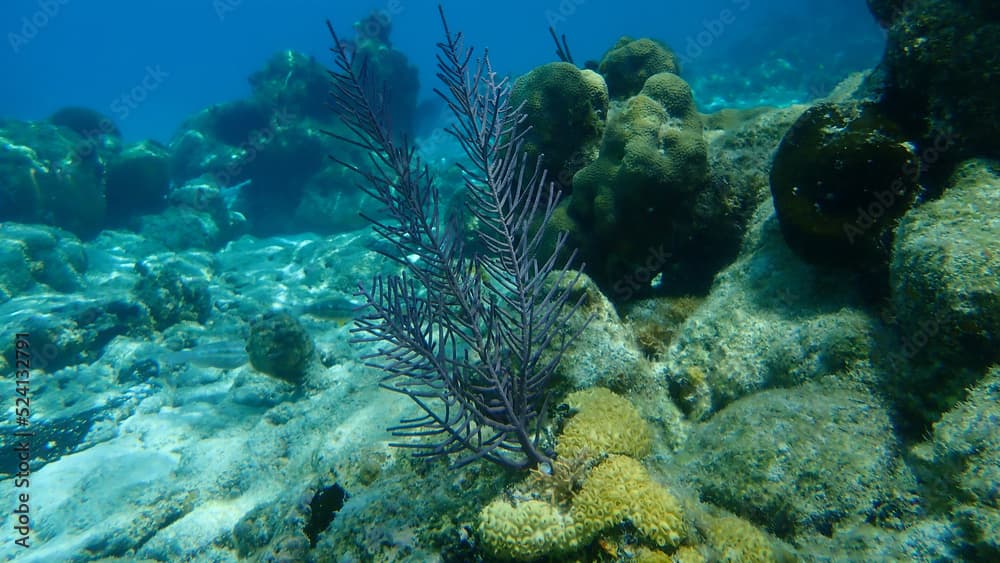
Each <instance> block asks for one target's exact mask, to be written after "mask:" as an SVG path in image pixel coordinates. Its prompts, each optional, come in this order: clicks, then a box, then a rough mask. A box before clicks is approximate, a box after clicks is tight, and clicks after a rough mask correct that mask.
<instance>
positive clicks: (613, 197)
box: [552, 73, 708, 288]
mask: <svg viewBox="0 0 1000 563" xmlns="http://www.w3.org/2000/svg"><path fill="white" fill-rule="evenodd" d="M707 179H708V161H707V148H706V143H705V139H704V137H703V135H702V122H701V119H700V118H699V116H698V112H697V111H696V110H695V105H694V98H693V96H692V94H691V88H690V87H689V86H688V85H687V83H686V82H684V80H682V79H681V78H680V77H678V76H677V75H676V74H672V73H660V74H657V75H655V76H652V77H651V78H650V79H649V80H647V81H646V85H645V86H644V87H643V88H642V91H641V93H640V94H638V95H636V96H633V97H632V98H630V99H629V100H628V102H626V103H625V105H624V107H622V109H621V110H620V111H619V112H617V113H613V114H612V115H611V117H610V119H609V120H608V124H607V128H606V130H605V133H604V137H603V140H602V143H601V150H600V155H599V156H598V158H597V160H595V161H594V162H592V163H591V164H589V165H587V166H586V167H584V168H583V169H581V170H580V171H579V172H577V173H576V175H575V176H574V177H573V195H572V198H570V199H569V200H568V202H566V204H565V205H566V208H565V210H560V211H559V212H558V214H557V216H556V217H555V218H554V220H553V222H552V227H553V228H554V229H565V228H566V227H567V226H569V227H570V228H569V229H566V230H568V231H570V232H571V233H573V234H574V235H575V240H574V242H577V243H578V244H579V245H580V246H581V247H582V249H583V252H584V255H585V259H586V261H587V263H588V272H589V273H590V275H591V277H593V278H594V280H595V281H596V282H597V283H598V285H600V286H602V287H604V288H610V287H612V286H613V285H614V284H615V282H616V281H617V280H620V279H623V278H624V277H626V276H628V275H631V274H632V273H634V272H635V271H637V270H638V269H640V268H645V269H649V270H650V271H652V272H653V273H654V274H653V275H655V272H657V271H659V270H661V269H662V268H663V267H665V266H666V263H665V259H664V258H663V255H664V254H666V253H668V251H666V250H663V249H665V248H669V247H671V246H672V244H673V241H674V239H676V238H677V237H678V232H679V231H680V232H684V231H686V230H689V229H690V224H689V223H690V218H691V213H690V209H691V203H692V202H693V201H694V199H695V196H696V194H697V193H698V191H699V190H700V189H701V188H702V187H704V186H705V184H706V182H707ZM651 260H652V261H653V262H655V263H652V264H651V263H650V262H651ZM650 277H652V276H650Z"/></svg>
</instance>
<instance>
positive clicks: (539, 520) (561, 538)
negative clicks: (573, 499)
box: [479, 500, 580, 560]
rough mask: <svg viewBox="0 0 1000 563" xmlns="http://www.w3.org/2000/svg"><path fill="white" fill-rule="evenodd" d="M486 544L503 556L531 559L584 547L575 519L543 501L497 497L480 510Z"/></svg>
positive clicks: (482, 534) (482, 532)
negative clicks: (516, 500) (524, 500)
mask: <svg viewBox="0 0 1000 563" xmlns="http://www.w3.org/2000/svg"><path fill="white" fill-rule="evenodd" d="M479 534H480V537H481V538H482V540H483V544H484V545H485V546H486V547H487V548H488V549H489V550H490V551H491V552H492V553H493V554H494V555H497V556H499V557H504V558H510V559H520V560H528V559H534V558H536V557H541V556H543V555H552V554H556V553H560V552H565V551H571V550H574V549H577V548H578V547H579V546H580V543H579V530H578V527H577V526H576V525H575V524H574V522H573V518H572V517H571V516H569V515H566V514H563V513H562V512H560V511H559V509H558V508H556V507H555V506H552V505H551V504H549V503H547V502H542V501H540V500H529V501H526V502H522V503H519V504H518V505H517V506H514V505H512V504H511V503H509V502H507V501H504V500H495V501H493V502H491V503H490V504H488V505H487V506H486V508H484V509H483V510H482V512H480V513H479Z"/></svg>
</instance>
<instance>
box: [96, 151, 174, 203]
mask: <svg viewBox="0 0 1000 563" xmlns="http://www.w3.org/2000/svg"><path fill="white" fill-rule="evenodd" d="M105 183H106V194H107V201H108V214H109V216H110V217H109V219H110V220H112V221H115V222H121V221H123V220H124V219H126V218H128V217H130V216H133V215H136V214H139V213H152V212H155V211H159V210H161V209H163V208H164V207H165V206H166V203H167V201H166V196H167V191H168V190H169V189H170V161H169V155H168V154H167V150H166V148H165V147H163V146H161V145H159V144H158V143H156V142H152V141H144V142H141V143H137V144H134V145H131V146H128V147H125V149H124V150H123V151H122V152H121V153H119V154H117V155H115V156H114V157H113V158H112V159H111V162H110V164H109V166H108V171H107V175H106V177H105Z"/></svg>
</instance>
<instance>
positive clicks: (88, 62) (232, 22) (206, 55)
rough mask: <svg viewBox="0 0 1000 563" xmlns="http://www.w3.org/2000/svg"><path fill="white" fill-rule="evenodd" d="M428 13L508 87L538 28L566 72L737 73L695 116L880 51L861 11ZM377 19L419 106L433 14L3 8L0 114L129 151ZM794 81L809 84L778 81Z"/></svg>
mask: <svg viewBox="0 0 1000 563" xmlns="http://www.w3.org/2000/svg"><path fill="white" fill-rule="evenodd" d="M442 5H443V6H444V8H445V10H446V13H447V15H448V17H449V19H450V20H451V22H452V25H453V26H455V27H456V28H460V29H462V30H463V31H464V32H465V33H466V36H467V37H468V38H469V43H470V45H475V46H480V47H484V46H488V47H490V48H491V49H492V53H493V59H494V63H495V64H496V67H497V70H498V71H499V72H501V73H504V74H509V75H512V76H516V75H518V74H522V73H524V72H527V71H528V70H530V69H531V68H533V67H535V66H537V65H539V64H541V63H544V62H549V61H553V60H555V55H554V46H553V43H552V40H551V38H550V37H549V34H548V32H547V28H548V26H550V25H551V26H552V27H553V28H555V30H556V31H557V32H558V33H559V34H566V36H567V39H568V41H569V44H570V47H571V52H572V54H573V55H574V57H575V58H576V59H578V62H579V63H580V64H582V63H583V61H585V60H587V59H599V58H600V57H601V55H602V54H603V52H604V51H605V50H607V49H608V48H609V47H610V46H611V45H612V44H613V43H614V41H615V40H617V39H618V37H620V36H621V35H626V34H627V35H631V36H634V37H653V38H657V39H660V40H662V41H664V42H666V43H667V44H668V45H670V46H671V47H672V48H673V49H674V50H675V51H676V52H677V53H679V54H681V55H682V56H683V57H684V58H685V59H686V60H688V61H690V62H689V63H688V64H686V65H685V67H686V68H688V69H689V70H686V71H685V76H689V78H688V80H689V81H691V78H690V77H706V80H709V77H710V76H711V75H712V74H713V73H714V74H719V73H720V71H723V70H724V72H722V73H732V72H734V71H739V72H741V73H745V74H746V75H747V76H745V77H743V81H742V82H741V83H737V84H732V83H729V81H726V82H725V83H722V84H713V83H711V82H707V83H706V84H705V85H704V86H703V87H700V88H699V87H698V84H695V94H696V98H697V99H698V101H699V103H701V104H703V106H705V107H708V108H718V107H722V106H726V105H728V106H732V105H753V104H754V102H755V101H765V102H769V103H782V102H788V101H792V100H791V99H794V101H802V100H805V99H807V98H810V96H809V94H810V93H814V92H815V91H816V90H821V89H824V88H829V87H832V85H833V84H835V83H836V81H838V80H839V79H840V78H842V77H843V76H844V75H845V74H846V73H847V72H851V71H856V70H861V69H864V68H870V67H871V66H873V65H874V63H875V62H877V60H878V57H879V55H880V54H881V48H882V43H883V41H884V36H883V33H882V31H881V30H880V29H879V27H878V25H877V24H876V23H875V22H874V21H873V20H872V18H871V16H870V14H869V13H868V11H867V8H866V6H865V4H864V2H863V1H862V0H851V1H847V2H837V1H834V0H817V1H813V2H808V3H802V2H794V1H791V0H781V1H778V0H769V1H764V0H710V1H706V2H659V3H651V2H614V3H611V2H602V1H598V0H562V1H558V2H557V1H554V0H552V1H547V2H540V3H538V2H530V1H527V0H522V1H519V2H512V3H508V4H505V5H504V6H503V7H500V6H492V5H485V4H478V3H468V2H458V1H446V2H442ZM375 10H377V11H382V12H384V13H386V14H389V15H390V17H391V19H392V28H393V31H392V43H393V46H394V47H396V48H397V49H399V50H400V51H402V52H403V53H405V54H406V55H407V57H408V58H409V59H410V60H411V61H412V62H413V63H414V64H415V65H417V67H418V68H419V69H420V80H421V84H422V86H423V89H422V95H423V96H424V97H430V96H431V93H430V91H429V86H430V85H432V83H433V77H434V56H435V51H434V48H435V44H436V42H437V41H438V40H439V38H440V31H441V26H440V22H439V19H438V14H437V11H436V9H435V3H433V2H412V1H410V2H407V1H403V0H387V1H385V2H323V1H319V0H292V1H291V2H289V3H287V4H283V5H282V6H281V7H278V6H276V5H275V4H273V3H270V2H261V1H253V0H219V1H212V0H206V1H200V0H187V1H181V2H173V3H154V4H146V3H136V2H128V1H126V0H109V1H107V2H102V3H100V4H99V5H94V4H88V3H84V2H78V1H75V0H52V1H51V2H49V1H45V2H42V1H40V0H12V1H10V2H6V3H4V5H3V7H2V8H0V31H3V33H4V36H5V41H4V46H3V47H4V48H3V49H0V68H3V69H4V73H5V82H6V83H7V84H8V85H9V87H7V88H4V89H3V90H2V91H0V108H3V111H2V114H3V115H4V116H7V117H13V118H18V119H40V118H43V117H45V116H47V115H49V114H51V113H52V112H54V111H55V110H57V109H59V108H61V107H63V106H67V105H82V106H87V107H91V108H94V109H96V110H98V111H101V112H102V113H104V114H107V115H109V116H111V117H112V118H113V119H114V121H115V123H116V124H117V125H118V127H119V128H120V129H121V131H122V133H123V134H124V136H125V138H126V139H127V140H139V139H143V138H153V139H157V140H160V141H163V142H166V141H168V140H170V138H171V136H172V135H174V134H175V133H176V132H177V130H178V128H179V126H180V123H181V122H182V121H183V120H184V118H186V117H188V116H190V115H192V114H193V113H195V112H197V111H198V110H200V109H202V108H204V107H207V106H209V105H211V104H215V103H221V102H225V101H230V100H234V99H238V98H241V97H244V96H246V95H247V94H248V93H249V87H248V85H247V77H248V76H249V75H250V74H251V73H253V72H254V71H256V70H258V69H259V68H260V67H261V66H262V64H263V62H264V61H266V60H267V58H268V57H270V56H271V55H272V54H274V53H275V52H278V51H280V50H283V49H293V50H296V51H299V52H302V53H305V54H308V55H311V56H314V57H316V58H317V59H318V60H320V61H322V62H323V63H324V64H326V63H327V62H328V61H329V52H328V49H329V43H330V41H329V37H328V35H327V33H326V29H325V26H324V24H323V22H324V20H325V19H327V18H329V19H330V20H331V21H332V22H333V23H335V24H336V25H337V26H338V27H340V28H342V29H344V30H349V29H350V26H351V24H352V23H354V22H356V21H358V20H360V19H361V18H363V17H364V16H366V15H368V14H369V13H371V12H372V11H375ZM776 59H781V60H782V61H784V62H782V63H780V64H783V65H787V66H785V67H784V68H783V69H775V72H777V73H778V74H780V76H777V77H772V80H775V81H776V82H780V83H777V84H774V83H768V78H767V77H766V75H762V74H760V73H758V72H755V68H756V67H759V66H760V65H774V64H779V63H775V62H774V61H775V60H776ZM798 74H807V75H808V76H809V77H811V78H810V79H809V80H810V81H809V82H805V83H801V80H804V79H792V78H789V75H798ZM730 80H736V78H735V77H730ZM797 82H798V83H797ZM143 84H145V86H152V87H151V88H145V89H147V90H149V91H148V93H145V92H142V93H139V95H138V96H133V95H132V94H133V93H134V92H135V89H136V88H137V87H141V86H142V85H143ZM810 90H812V91H813V92H810ZM811 97H815V96H811ZM133 98H141V99H133ZM782 98H784V99H782ZM789 98H791V99H789Z"/></svg>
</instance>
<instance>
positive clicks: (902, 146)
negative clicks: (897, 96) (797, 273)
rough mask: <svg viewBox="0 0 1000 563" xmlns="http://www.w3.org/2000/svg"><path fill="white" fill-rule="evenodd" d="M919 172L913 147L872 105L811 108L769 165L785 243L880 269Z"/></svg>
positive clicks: (805, 252) (814, 257) (809, 254)
mask: <svg viewBox="0 0 1000 563" xmlns="http://www.w3.org/2000/svg"><path fill="white" fill-rule="evenodd" d="M919 174H920V163H919V162H918V158H917V155H916V150H915V148H914V147H913V146H912V145H911V144H909V143H907V142H905V139H904V138H903V137H902V135H901V133H900V132H899V130H898V128H897V127H896V126H895V124H894V123H893V122H892V121H891V120H889V119H888V118H887V117H886V116H885V115H884V114H883V113H882V112H881V111H880V110H879V109H878V108H877V107H875V106H874V105H872V104H870V103H860V102H846V103H839V104H834V103H822V104H819V105H816V106H813V107H812V108H810V109H809V110H808V111H806V112H805V113H804V114H802V116H801V117H800V118H799V119H798V121H796V122H795V125H793V126H792V128H791V129H790V130H789V131H788V133H787V134H786V135H785V137H784V139H782V141H781V145H780V146H779V147H778V152H777V153H776V154H775V157H774V165H773V168H772V170H771V194H772V197H773V198H774V209H775V212H776V214H777V216H778V221H779V223H780V224H781V231H782V233H783V234H784V236H785V241H786V242H787V243H788V245H789V246H790V247H791V248H792V249H794V250H795V251H796V252H797V253H798V254H799V255H800V256H802V257H803V258H805V259H807V260H809V261H811V262H815V263H823V264H833V265H837V266H843V267H847V268H851V269H855V270H859V271H881V270H884V267H885V262H886V261H887V260H888V252H889V248H890V246H889V243H888V241H890V240H891V236H892V229H893V227H894V226H895V224H896V221H897V220H898V219H899V217H900V216H902V214H903V213H905V212H906V210H907V209H908V208H909V207H910V205H911V204H912V203H913V201H914V199H915V197H916V195H917V190H918V187H919V184H918V183H917V179H918V177H919Z"/></svg>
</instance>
